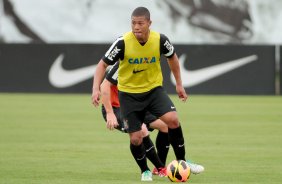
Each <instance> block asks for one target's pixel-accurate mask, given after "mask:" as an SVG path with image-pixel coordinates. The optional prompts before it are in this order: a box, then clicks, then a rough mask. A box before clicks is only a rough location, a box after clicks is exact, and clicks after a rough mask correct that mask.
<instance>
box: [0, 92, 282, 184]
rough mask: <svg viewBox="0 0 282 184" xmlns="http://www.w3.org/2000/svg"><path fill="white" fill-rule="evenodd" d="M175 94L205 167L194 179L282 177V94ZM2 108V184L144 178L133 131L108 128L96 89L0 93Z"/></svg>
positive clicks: (190, 148) (97, 183)
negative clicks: (131, 140)
mask: <svg viewBox="0 0 282 184" xmlns="http://www.w3.org/2000/svg"><path fill="white" fill-rule="evenodd" d="M172 99H173V101H174V102H175V105H176V107H177V108H178V112H179V116H180V119H181V123H182V126H183V131H184V134H185V140H186V152H187V158H189V159H192V160H194V161H196V162H199V163H202V164H203V165H204V166H205V168H206V170H205V172H204V173H203V174H200V175H192V176H191V178H190V180H189V183H212V184H216V183H221V184H231V183H261V184H266V183H267V184H270V183H271V184H272V183H281V182H282V176H281V174H282V97H276V96H193V95H192V96H191V97H190V99H189V101H188V102H187V103H181V102H179V101H178V99H177V98H176V97H175V96H172ZM0 108H1V110H0V184H12V183H13V184H49V183H50V184H90V183H91V184H93V183H94V184H135V183H142V182H141V181H140V173H139V169H138V167H137V165H136V164H135V162H134V160H133V157H132V156H131V154H130V151H129V146H128V136H127V135H126V134H121V133H119V132H117V131H109V130H107V129H106V127H105V124H104V122H103V119H102V116H101V114H100V108H99V109H96V108H94V107H93V106H92V105H91V102H90V95H52V94H3V93H2V94H1V93H0ZM156 133H157V132H156V131H154V132H152V134H151V136H152V138H153V139H155V136H156ZM173 159H174V156H173V151H172V149H170V152H169V156H168V162H169V161H171V160H173ZM150 166H151V167H152V165H150ZM153 179H154V181H153V183H170V181H169V180H168V179H167V178H159V177H157V176H154V178H153Z"/></svg>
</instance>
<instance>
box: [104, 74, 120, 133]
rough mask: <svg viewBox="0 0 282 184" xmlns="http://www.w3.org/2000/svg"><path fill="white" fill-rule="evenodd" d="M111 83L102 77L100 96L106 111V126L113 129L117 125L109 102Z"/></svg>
mask: <svg viewBox="0 0 282 184" xmlns="http://www.w3.org/2000/svg"><path fill="white" fill-rule="evenodd" d="M111 85H112V83H111V82H110V81H108V80H107V79H104V81H103V83H102V84H101V96H102V103H103V105H104V108H105V111H106V113H107V128H108V129H109V130H114V128H115V127H117V126H118V122H117V118H116V115H115V113H114V110H113V107H112V104H111Z"/></svg>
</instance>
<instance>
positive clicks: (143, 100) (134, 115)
mask: <svg viewBox="0 0 282 184" xmlns="http://www.w3.org/2000/svg"><path fill="white" fill-rule="evenodd" d="M119 100H120V105H121V106H120V109H121V118H122V119H123V122H124V125H125V128H126V129H127V132H129V133H131V132H136V131H139V130H141V126H142V123H143V122H144V121H145V115H146V112H147V111H149V112H150V113H151V114H152V115H154V116H156V117H157V118H159V117H161V116H162V115H164V114H166V113H167V112H171V111H176V108H175V106H174V104H173V102H172V101H171V100H170V98H169V96H168V95H167V93H166V92H165V90H164V89H163V88H162V87H156V88H154V89H152V90H151V91H148V92H145V93H126V92H121V91H119Z"/></svg>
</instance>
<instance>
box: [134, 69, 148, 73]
mask: <svg viewBox="0 0 282 184" xmlns="http://www.w3.org/2000/svg"><path fill="white" fill-rule="evenodd" d="M143 71H145V70H135V69H134V70H133V71H132V72H133V74H136V73H139V72H143Z"/></svg>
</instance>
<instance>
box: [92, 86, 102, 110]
mask: <svg viewBox="0 0 282 184" xmlns="http://www.w3.org/2000/svg"><path fill="white" fill-rule="evenodd" d="M100 96H101V92H100V90H95V89H93V92H92V103H93V105H94V106H95V107H98V106H99V103H100Z"/></svg>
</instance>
